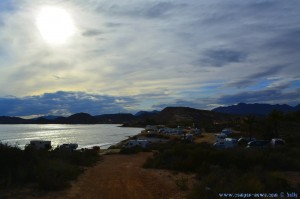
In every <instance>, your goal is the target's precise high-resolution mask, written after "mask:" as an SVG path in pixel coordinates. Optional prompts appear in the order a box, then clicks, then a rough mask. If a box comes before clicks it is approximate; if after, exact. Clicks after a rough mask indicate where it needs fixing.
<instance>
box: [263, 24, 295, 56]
mask: <svg viewBox="0 0 300 199" xmlns="http://www.w3.org/2000/svg"><path fill="white" fill-rule="evenodd" d="M299 35H300V26H299V27H297V28H292V29H288V30H284V31H283V30H282V31H281V33H278V34H277V35H276V36H274V37H271V38H270V39H269V40H268V41H267V42H266V44H265V45H266V48H268V49H278V50H281V51H283V52H285V53H292V54H296V53H297V54H298V52H299V51H300V37H299ZM299 57H300V56H299ZM299 59H300V58H299Z"/></svg>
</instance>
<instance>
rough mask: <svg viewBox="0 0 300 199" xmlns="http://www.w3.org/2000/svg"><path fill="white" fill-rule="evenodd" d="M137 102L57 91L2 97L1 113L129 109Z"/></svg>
mask: <svg viewBox="0 0 300 199" xmlns="http://www.w3.org/2000/svg"><path fill="white" fill-rule="evenodd" d="M135 104H136V100H135V99H133V98H130V97H113V96H108V95H96V94H87V93H84V92H63V91H58V92H55V93H45V94H43V95H38V96H29V97H23V98H17V97H1V98H0V113H1V115H7V116H26V115H48V114H59V115H61V114H63V115H64V114H72V113H78V112H87V113H90V114H92V115H97V114H104V113H118V112H128V110H127V109H126V107H130V106H132V105H135Z"/></svg>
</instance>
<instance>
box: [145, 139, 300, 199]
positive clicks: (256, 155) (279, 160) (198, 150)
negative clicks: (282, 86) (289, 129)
mask: <svg viewBox="0 0 300 199" xmlns="http://www.w3.org/2000/svg"><path fill="white" fill-rule="evenodd" d="M299 156H300V154H299V150H298V149H295V148H279V149H271V148H270V149H258V150H253V149H246V148H235V149H226V150H224V149H222V150H219V149H215V148H213V147H212V146H211V145H208V144H206V143H203V144H186V143H185V144H183V143H172V144H165V145H161V146H157V152H155V153H154V155H153V157H152V158H149V159H148V160H147V161H146V162H145V164H144V167H146V168H158V169H170V170H175V171H182V172H193V173H196V174H197V179H198V180H199V183H198V185H197V186H195V188H194V189H193V191H192V192H191V194H190V196H189V198H204V199H205V198H219V196H217V195H216V194H217V193H222V192H225V193H226V192H229V193H244V192H247V193H249V192H250V193H251V192H252V193H258V192H274V191H278V190H280V191H291V187H290V185H289V184H288V182H287V181H286V180H285V178H284V176H281V175H280V174H279V173H280V172H281V171H299V170H300V161H299V159H298V158H297V157H299Z"/></svg>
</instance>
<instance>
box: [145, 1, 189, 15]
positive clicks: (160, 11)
mask: <svg viewBox="0 0 300 199" xmlns="http://www.w3.org/2000/svg"><path fill="white" fill-rule="evenodd" d="M185 6H186V4H173V3H171V2H160V3H157V4H155V5H152V6H150V7H149V8H147V9H144V10H143V11H142V12H141V14H142V15H143V16H146V17H149V18H155V17H163V16H165V15H166V14H167V13H168V12H169V11H171V10H173V9H175V8H178V7H185Z"/></svg>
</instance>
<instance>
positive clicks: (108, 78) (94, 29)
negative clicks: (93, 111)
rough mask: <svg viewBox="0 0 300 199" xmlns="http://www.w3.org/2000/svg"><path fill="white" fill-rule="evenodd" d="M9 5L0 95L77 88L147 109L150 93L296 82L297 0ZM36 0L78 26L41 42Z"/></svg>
mask: <svg viewBox="0 0 300 199" xmlns="http://www.w3.org/2000/svg"><path fill="white" fill-rule="evenodd" d="M13 4H14V6H15V7H14V9H10V10H7V12H2V14H0V26H1V28H0V46H1V47H0V74H1V75H0V77H1V78H0V90H1V93H0V96H5V95H15V96H29V95H40V94H43V93H46V92H56V91H58V90H65V91H74V92H76V91H83V92H88V93H96V94H104V95H113V96H115V97H118V96H131V97H133V98H136V99H138V100H139V103H140V104H135V105H134V107H135V108H140V109H143V108H149V107H151V105H150V104H149V103H150V102H149V98H151V99H152V100H153V102H152V105H155V104H164V103H166V102H167V101H169V102H171V101H176V100H179V101H180V100H182V102H184V101H195V100H197V99H198V98H209V99H218V98H219V97H221V96H224V95H228V94H231V95H234V94H236V95H238V94H239V93H240V92H241V91H245V92H247V91H250V89H249V87H250V86H256V87H257V88H256V89H257V90H262V91H263V90H264V89H267V88H266V85H260V83H259V82H261V81H262V80H264V79H267V78H272V77H279V78H280V79H281V82H280V81H277V84H283V83H282V82H283V79H293V82H294V84H293V87H291V86H290V84H288V88H289V89H290V91H293V90H294V91H295V89H297V88H299V87H300V83H299V81H298V80H295V79H297V78H299V74H300V68H299V67H298V63H299V61H300V58H299V56H298V52H299V46H300V45H299V41H300V40H299V37H298V36H297V35H299V34H298V33H299V31H300V26H299V23H298V19H299V15H300V14H299V12H297V11H298V10H299V8H300V3H299V2H298V1H293V3H287V2H286V1H239V0H229V1H214V2H211V1H196V0H189V1H186V2H185V3H182V1H179V0H174V1H168V2H166V1H162V0H151V1H147V2H145V1H138V0H134V1H129V0H125V1H103V0H88V1H84V2H83V1H79V0H76V1H61V0H55V1H45V0H24V1H21V2H20V1H13ZM42 5H56V6H61V7H63V8H64V9H65V10H67V11H69V12H70V15H72V16H73V18H74V24H75V26H76V31H77V32H76V34H75V35H74V36H73V37H72V38H71V39H70V41H69V42H68V43H67V44H66V45H61V46H51V45H49V44H47V43H45V42H44V41H43V40H42V38H41V36H40V35H39V33H38V30H37V28H36V27H35V16H36V13H37V12H38V9H39V7H41V6H42ZM275 19H276V20H275ZM216 66H217V67H216ZM297 75H298V77H297ZM297 81H298V83H297ZM295 82H296V83H295ZM208 84H218V85H221V86H218V87H211V88H210V89H207V85H208ZM274 84H275V82H274V83H273V85H274ZM222 85H223V86H222ZM273 85H269V86H273ZM275 86H276V85H275ZM151 94H153V96H151ZM143 97H144V98H143ZM187 98H188V99H187ZM117 99H118V98H117ZM274 100H275V101H276V99H274ZM215 103H217V102H208V103H207V104H215ZM286 103H289V101H288V100H287V101H286ZM185 104H186V103H185ZM222 104H223V103H222ZM191 105H193V103H191Z"/></svg>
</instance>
